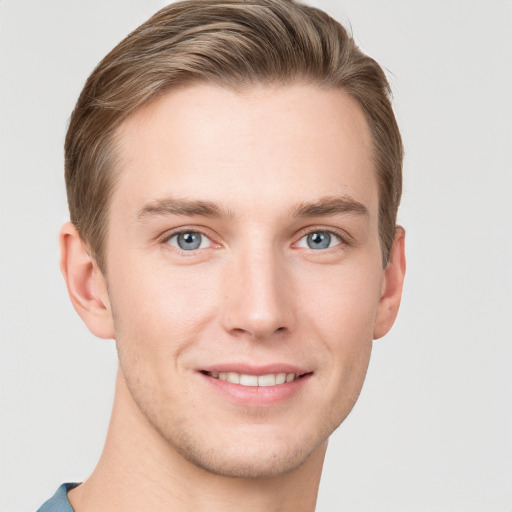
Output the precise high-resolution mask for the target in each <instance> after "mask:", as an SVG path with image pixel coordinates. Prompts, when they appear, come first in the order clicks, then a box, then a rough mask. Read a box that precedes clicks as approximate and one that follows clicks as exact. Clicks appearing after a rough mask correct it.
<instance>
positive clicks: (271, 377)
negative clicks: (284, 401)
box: [201, 370, 311, 387]
mask: <svg viewBox="0 0 512 512" xmlns="http://www.w3.org/2000/svg"><path fill="white" fill-rule="evenodd" d="M201 373H202V374H203V375H206V376H208V377H211V378H213V379H218V380H221V381H226V382H229V383H231V384H238V385H240V386H247V387H275V386H281V385H283V384H288V383H290V382H294V381H296V380H298V379H301V378H304V377H306V376H307V375H311V372H305V373H291V372H290V373H285V372H279V373H266V374H264V375H254V374H247V373H238V372H233V371H227V372H214V371H212V372H209V371H205V370H203V371H201Z"/></svg>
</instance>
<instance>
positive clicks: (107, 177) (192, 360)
mask: <svg viewBox="0 0 512 512" xmlns="http://www.w3.org/2000/svg"><path fill="white" fill-rule="evenodd" d="M388 93H389V89H388V84H387V82H386V79H385V76H384V73H383V72H382V70H381V69H380V67H379V66H378V65H377V64H376V63H375V62H374V61H373V60H372V59H370V58H369V57H367V56H365V55H363V54H362V53H361V52H360V50H359V49H358V48H357V47H356V46H355V44H354V42H353V40H352V39H351V38H350V37H349V36H348V35H347V33H346V31H345V30H344V29H343V28H342V27H341V26H340V25H339V24H338V23H336V22H335V21H334V20H332V19H331V18H329V17H328V16H327V15H326V14H325V13H323V12H321V11H318V10H315V9H313V8H310V7H306V6H303V5H301V4H296V3H293V2H291V1H290V0H251V1H248V2H241V1H226V0H190V1H186V2H181V3H176V4H173V5H170V6H168V7H166V8H164V9H162V10H161V11H160V12H158V13H157V14H156V15H155V16H153V17H152V18H151V19H150V20H149V21H147V22H146V23H144V24H143V25H142V26H141V27H139V28H138V29H136V30H135V31H134V32H133V33H132V34H130V35H129V36H128V37H127V38H126V39H125V40H124V41H122V42H121V43H120V44H119V45H118V46H117V47H116V48H115V49H114V50H112V52H110V53H109V55H107V57H105V59H104V60H103V61H102V62H101V63H100V64H99V66H98V67H97V68H96V69H95V70H94V72H93V73H92V75H91V76H90V77H89V79H88V81H87V83H86V85H85V87H84V90H83V91H82V94H81V96H80V98H79V100H78V103H77V106H76V108H75V110H74V112H73V115H72V118H71V122H70V126H69V130H68V134H67V138H66V184H67V190H68V201H69V207H70V214H71V222H70V223H68V224H66V225H65V226H64V227H63V228H62V231H61V237H60V240H61V268H62V272H63V274H64V277H65V280H66V283H67V287H68V291H69V295H70V298H71V300H72V302H73V305H74V307H75V309H76V310H77V312H78V314H79V315H80V316H81V317H82V319H83V320H84V322H85V323H86V325H87V327H88V328H89V329H90V331H91V332H92V333H93V334H95V335H96V336H99V337H101V338H114V339H115V340H116V345H117V349H118V354H119V372H118V377H117V382H116V391H115V400H114V406H113V411H112V419H111V423H110V427H109V431H108V435H107V440H106V443H105V448H104V451H103V454H102V456H101V458H100V460H99V462H98V465H97V467H96V468H95V470H94V471H93V473H92V475H91V476H90V478H89V479H87V480H86V481H85V482H84V483H82V484H80V485H77V484H64V485H63V486H61V488H59V490H58V491H57V493H56V495H55V496H54V497H53V498H52V499H51V500H49V501H48V502H46V503H45V505H43V506H42V507H41V509H40V511H44V512H47V511H56V510H59V511H61V510H66V511H70V510H73V509H74V510H75V511H77V512H85V511H86V512H95V511H100V510H101V511H105V510H108V511H117V510H119V511H120V510H123V511H125V512H129V511H132V510H133V511H140V510H151V511H157V512H158V511H163V510H166V511H168V510H180V511H188V510H194V511H197V510H209V511H212V510H219V511H220V510H222V511H230V510H240V509H243V510H245V511H252V510H254V511H256V510H258V511H259V510H265V511H278V510H279V511H288V510H294V511H311V510H314V508H315V502H316V496H317V491H318V485H319V480H320V474H321V470H322V464H323V459H324V455H325V451H326V447H327V440H328V437H329V436H330V434H331V433H332V432H333V431H334V430H335V429H336V428H337V427H338V426H339V424H340V423H341V422H342V421H343V420H344V419H345V417H346V416H347V415H348V413H349V412H350V410H351V408H352V406H353V405H354V403H355V401H356V399H357V397H358V394H359V392H360V389H361V386H362V384H363V380H364V377H365V373H366V369H367V366H368V362H369V357H370V352H371V346H372V340H373V339H376V338H380V337H381V336H383V335H384V334H386V333H387V332H388V330H389V329H390V328H391V326H392V324H393V322H394V320H395V317H396V314H397V311H398V307H399V303H400V296H401V289H402V282H403V278H404V273H405V258H404V232H403V230H402V228H400V227H397V226H396V213H397V208H398V204H399V200H400V193H401V165H402V146H401V139H400V134H399V131H398V128H397V126H396V121H395V118H394V115H393V111H392V108H391V105H390V102H389V98H388ZM71 507H72V508H71Z"/></svg>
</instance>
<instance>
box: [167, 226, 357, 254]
mask: <svg viewBox="0 0 512 512" xmlns="http://www.w3.org/2000/svg"><path fill="white" fill-rule="evenodd" d="M184 233H198V234H199V235H201V236H204V237H206V238H207V239H208V240H210V242H211V244H213V245H214V246H217V247H220V246H221V244H219V243H218V242H214V241H213V240H212V237H211V236H208V235H207V234H206V233H204V232H203V231H201V230H200V229H197V228H190V229H187V228H179V229H177V230H175V231H172V232H170V233H166V234H165V235H164V236H162V238H161V239H160V243H161V244H162V245H165V246H167V247H169V246H170V244H169V241H170V240H171V239H172V238H173V237H175V236H178V235H180V234H184ZM312 233H329V234H331V235H335V236H336V237H337V238H339V240H340V243H339V244H336V245H335V246H333V247H329V248H327V249H323V250H318V249H310V250H311V251H314V252H316V253H318V252H326V251H329V250H331V249H335V248H337V247H339V246H342V247H348V246H350V245H351V240H350V239H351V237H350V235H349V234H348V233H347V232H346V231H344V230H340V229H334V228H332V227H330V228H328V229H327V228H325V227H321V226H312V227H308V228H304V229H303V230H301V232H300V234H299V236H298V237H297V239H296V241H295V242H294V243H293V245H296V244H297V243H298V242H299V241H300V240H302V239H303V238H304V237H307V236H308V235H310V234H312ZM210 248H211V247H204V248H203V249H210ZM172 250H174V251H178V252H179V253H181V254H184V255H186V256H191V255H193V254H196V253H197V251H198V250H199V249H193V250H189V251H186V250H183V249H180V248H179V247H175V246H172Z"/></svg>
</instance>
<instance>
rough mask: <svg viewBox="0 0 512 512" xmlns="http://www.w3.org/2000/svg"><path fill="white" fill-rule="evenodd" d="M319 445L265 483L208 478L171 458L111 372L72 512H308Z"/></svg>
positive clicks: (311, 506) (177, 456)
mask: <svg viewBox="0 0 512 512" xmlns="http://www.w3.org/2000/svg"><path fill="white" fill-rule="evenodd" d="M326 448H327V443H324V444H323V445H321V446H320V447H319V448H318V449H317V450H316V451H315V452H314V453H313V454H312V455H311V456H310V457H309V458H308V460H307V461H306V462H305V463H304V464H302V465H301V466H300V467H298V468H296V469H294V470H293V471H291V472H289V473H287V474H285V475H279V476H277V477H272V478H261V479H247V478H230V477H224V476H219V475H215V474H212V473H210V472H208V471H205V470H204V469H202V468H199V467H197V466H195V465H194V464H192V463H190V462H189V461H188V460H186V459H185V458H183V457H182V456H181V455H180V454H178V453H177V452H176V451H175V450H174V449H173V448H172V447H170V446H169V444H168V443H167V442H166V441H165V440H164V439H163V438H162V437H161V436H160V435H159V434H158V432H156V431H155V430H154V428H153V427H152V426H151V425H150V424H149V423H148V422H147V420H146V419H145V418H144V416H142V414H141V413H140V411H139V409H138V408H137V406H136V404H135V403H134V402H133V399H132V397H131V395H130V393H129V391H128V390H127V388H126V385H125V383H124V378H123V377H122V375H121V372H118V375H117V382H116V392H115V398H114V407H113V410H112V418H111V421H110V426H109V430H108V434H107V439H106V442H105V447H104V449H103V453H102V455H101V457H100V460H99V462H98V465H97V466H96V468H95V470H94V471H93V473H92V475H91V476H90V477H89V479H87V480H86V481H85V482H84V483H83V484H81V485H80V486H78V487H76V488H75V489H73V490H71V491H70V492H69V494H68V498H69V501H70V503H71V505H72V507H73V509H74V510H75V511H76V512H100V511H104V510H108V511H109V512H117V511H121V510H122V511H123V512H131V511H133V512H135V511H137V512H138V511H140V510H151V511H152V512H163V511H164V510H165V512H169V511H173V510H179V511H181V512H188V511H194V512H201V511H203V510H204V511H206V510H207V511H208V512H216V511H219V512H220V511H222V512H231V511H235V510H236V511H237V512H238V511H239V510H240V509H241V507H242V508H243V510H244V511H245V512H253V511H258V512H261V510H265V512H278V511H279V512H288V511H290V512H291V511H293V512H311V511H314V509H315V504H316V498H317V493H318V486H319V484H320V474H321V471H322V465H323V461H324V456H325V451H326Z"/></svg>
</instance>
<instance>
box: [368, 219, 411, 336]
mask: <svg viewBox="0 0 512 512" xmlns="http://www.w3.org/2000/svg"><path fill="white" fill-rule="evenodd" d="M404 277H405V231H404V228H402V227H400V226H398V227H397V228H396V232H395V238H394V240H393V245H392V246H391V252H390V255H389V262H388V264H387V266H386V269H385V270H384V279H383V281H382V288H381V296H380V301H379V306H378V309H377V318H376V322H375V327H374V330H373V339H375V340H376V339H378V338H382V336H384V335H385V334H387V333H388V332H389V330H390V329H391V327H392V326H393V324H394V323H395V319H396V316H397V314H398V308H399V307H400V300H401V298H402V287H403V284H404Z"/></svg>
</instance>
